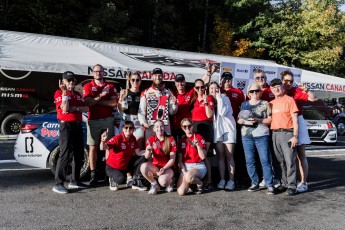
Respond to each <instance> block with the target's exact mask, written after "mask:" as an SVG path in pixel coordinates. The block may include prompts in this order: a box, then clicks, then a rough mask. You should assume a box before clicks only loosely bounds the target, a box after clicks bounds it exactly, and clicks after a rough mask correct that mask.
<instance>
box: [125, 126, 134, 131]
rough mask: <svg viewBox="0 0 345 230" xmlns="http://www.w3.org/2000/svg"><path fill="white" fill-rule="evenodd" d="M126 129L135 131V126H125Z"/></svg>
mask: <svg viewBox="0 0 345 230" xmlns="http://www.w3.org/2000/svg"><path fill="white" fill-rule="evenodd" d="M123 128H124V129H129V130H133V129H134V127H133V126H123Z"/></svg>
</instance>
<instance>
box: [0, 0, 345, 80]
mask: <svg viewBox="0 0 345 230" xmlns="http://www.w3.org/2000/svg"><path fill="white" fill-rule="evenodd" d="M343 3H344V0H323V1H320V0H280V1H269V0H188V1H186V0H140V1H139V0H113V1H111V0H84V1H82V0H60V1H53V0H30V1H29V0H0V28H1V29H4V30H12V31H22V32H31V33H40V34H49V35H57V36H66V37H75V38H84V39H91V40H99V41H107V42H116V43H123V44H133V45H142V46H150V47H157V48H167V49H177V50H184V51H192V52H205V53H215V54H221V55H231V56H239V57H250V58H259V59H266V60H274V61H276V62H277V63H280V64H284V65H288V66H293V67H298V68H304V69H309V70H313V71H317V72H322V73H326V74H332V75H336V76H341V77H345V58H344V57H345V55H344V47H345V15H344V13H343V12H341V11H340V10H339V7H340V5H341V4H343Z"/></svg>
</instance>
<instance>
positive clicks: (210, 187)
mask: <svg viewBox="0 0 345 230" xmlns="http://www.w3.org/2000/svg"><path fill="white" fill-rule="evenodd" d="M203 189H204V190H206V191H212V190H213V189H214V187H213V184H212V183H211V182H207V183H205V184H204V186H203Z"/></svg>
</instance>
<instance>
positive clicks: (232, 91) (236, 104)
mask: <svg viewBox="0 0 345 230" xmlns="http://www.w3.org/2000/svg"><path fill="white" fill-rule="evenodd" d="M232 79H233V76H232V74H231V73H230V72H224V73H223V74H222V77H221V79H220V82H221V85H222V87H221V89H220V90H221V93H225V94H226V95H227V96H228V97H229V99H230V102H231V107H232V111H233V116H234V118H235V120H237V116H238V114H239V112H240V107H241V104H242V102H244V101H245V96H244V93H243V92H242V90H240V89H238V88H234V87H233V86H232Z"/></svg>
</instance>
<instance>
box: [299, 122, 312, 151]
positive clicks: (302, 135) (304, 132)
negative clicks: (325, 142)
mask: <svg viewBox="0 0 345 230" xmlns="http://www.w3.org/2000/svg"><path fill="white" fill-rule="evenodd" d="M310 143H311V141H310V138H309V134H308V126H307V122H306V121H305V120H304V118H303V116H302V115H299V116H298V145H303V144H306V145H309V144H310Z"/></svg>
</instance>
